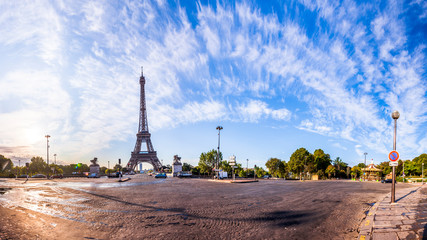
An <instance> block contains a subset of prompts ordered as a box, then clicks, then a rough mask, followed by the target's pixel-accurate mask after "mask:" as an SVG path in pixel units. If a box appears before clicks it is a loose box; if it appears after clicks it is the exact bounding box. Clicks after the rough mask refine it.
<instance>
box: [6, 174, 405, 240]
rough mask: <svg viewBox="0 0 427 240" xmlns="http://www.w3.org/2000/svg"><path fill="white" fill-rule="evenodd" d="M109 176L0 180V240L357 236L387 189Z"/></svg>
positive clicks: (340, 184)
mask: <svg viewBox="0 0 427 240" xmlns="http://www.w3.org/2000/svg"><path fill="white" fill-rule="evenodd" d="M91 181H94V182H91ZM114 181H115V180H112V179H95V180H89V179H73V180H69V179H63V180H44V181H43V180H40V181H29V182H27V183H25V184H23V182H22V181H19V180H18V181H16V180H8V181H3V182H0V188H2V187H3V188H6V191H5V194H3V195H0V206H2V207H0V222H4V223H5V224H4V225H0V239H9V238H10V239H28V237H32V238H34V236H36V235H37V236H38V238H40V239H47V238H64V237H67V238H70V239H88V238H89V239H90V238H92V239H107V238H116V239H122V238H127V239H145V238H147V239H160V238H166V239H172V238H173V239H191V238H194V239H246V238H251V239H353V238H356V239H357V237H358V233H357V228H358V226H359V225H360V223H361V221H362V220H363V218H364V217H365V215H366V213H365V212H366V211H367V210H369V209H370V207H371V206H372V205H373V204H374V203H375V202H377V201H379V200H380V199H382V198H384V196H385V194H387V193H388V192H389V191H390V184H381V183H371V182H368V183H361V182H352V181H307V182H299V181H284V180H261V181H260V182H255V183H245V184H231V183H218V182H213V181H208V180H203V179H166V180H163V179H162V180H155V179H153V178H151V177H148V176H145V175H139V176H135V177H134V179H132V180H131V181H129V182H126V183H117V182H114ZM407 187H411V186H410V185H398V186H397V189H398V190H399V189H402V188H407ZM8 188H10V190H8ZM16 231H18V232H19V233H20V234H16Z"/></svg>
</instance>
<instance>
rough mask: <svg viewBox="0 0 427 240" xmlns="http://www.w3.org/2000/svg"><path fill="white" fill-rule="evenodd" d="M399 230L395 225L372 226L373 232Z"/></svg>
mask: <svg viewBox="0 0 427 240" xmlns="http://www.w3.org/2000/svg"><path fill="white" fill-rule="evenodd" d="M399 231H401V230H400V229H398V228H397V227H373V228H372V232H373V233H386V232H399Z"/></svg>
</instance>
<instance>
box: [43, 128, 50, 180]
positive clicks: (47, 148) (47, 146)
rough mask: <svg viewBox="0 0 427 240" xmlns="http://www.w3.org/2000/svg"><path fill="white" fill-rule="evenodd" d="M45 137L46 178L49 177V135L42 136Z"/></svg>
mask: <svg viewBox="0 0 427 240" xmlns="http://www.w3.org/2000/svg"><path fill="white" fill-rule="evenodd" d="M44 137H45V138H46V152H47V157H46V161H47V178H49V138H50V135H49V134H46V136H44Z"/></svg>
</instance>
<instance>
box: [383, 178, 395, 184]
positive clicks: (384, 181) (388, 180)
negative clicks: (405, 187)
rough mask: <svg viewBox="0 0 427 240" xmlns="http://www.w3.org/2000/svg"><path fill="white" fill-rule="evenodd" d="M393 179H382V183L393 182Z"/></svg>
mask: <svg viewBox="0 0 427 240" xmlns="http://www.w3.org/2000/svg"><path fill="white" fill-rule="evenodd" d="M392 181H393V180H392V179H383V180H381V183H391V182H392Z"/></svg>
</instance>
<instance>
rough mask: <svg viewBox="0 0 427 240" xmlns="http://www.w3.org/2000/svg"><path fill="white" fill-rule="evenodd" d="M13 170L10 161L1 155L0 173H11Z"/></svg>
mask: <svg viewBox="0 0 427 240" xmlns="http://www.w3.org/2000/svg"><path fill="white" fill-rule="evenodd" d="M12 169H13V163H12V160H10V159H9V158H5V157H4V156H3V155H0V172H4V171H8V172H9V171H11V170H12Z"/></svg>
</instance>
